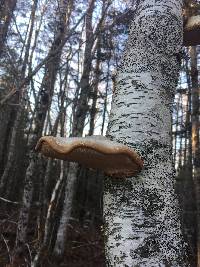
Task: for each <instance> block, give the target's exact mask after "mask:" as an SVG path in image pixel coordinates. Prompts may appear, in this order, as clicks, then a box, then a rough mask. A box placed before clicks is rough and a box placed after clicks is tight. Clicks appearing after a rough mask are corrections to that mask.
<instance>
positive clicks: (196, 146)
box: [190, 47, 200, 267]
mask: <svg viewBox="0 0 200 267" xmlns="http://www.w3.org/2000/svg"><path fill="white" fill-rule="evenodd" d="M190 57H191V81H192V92H191V94H192V156H193V179H194V184H195V193H196V207H197V266H198V267H200V143H199V122H200V121H199V84H198V69H197V51H196V47H191V48H190Z"/></svg>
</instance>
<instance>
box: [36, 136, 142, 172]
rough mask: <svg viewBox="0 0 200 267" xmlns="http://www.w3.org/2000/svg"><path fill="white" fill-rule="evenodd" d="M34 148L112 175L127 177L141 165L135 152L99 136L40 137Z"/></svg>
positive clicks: (44, 153)
mask: <svg viewBox="0 0 200 267" xmlns="http://www.w3.org/2000/svg"><path fill="white" fill-rule="evenodd" d="M36 151H38V152H41V153H42V154H43V155H45V156H47V157H51V158H56V159H62V160H67V161H73V162H77V163H80V164H82V165H83V166H85V167H87V168H92V169H99V170H102V171H104V172H105V173H106V174H107V175H109V176H113V177H131V176H134V175H135V174H136V173H138V172H139V171H140V170H141V169H142V167H143V161H142V159H141V158H140V157H139V155H138V154H137V153H136V152H135V151H134V150H133V149H132V148H129V147H128V146H126V145H123V144H120V143H117V142H115V141H110V140H109V139H108V138H106V137H103V136H98V135H97V136H88V137H69V138H62V137H53V136H44V137H42V138H40V140H39V141H38V144H37V146H36Z"/></svg>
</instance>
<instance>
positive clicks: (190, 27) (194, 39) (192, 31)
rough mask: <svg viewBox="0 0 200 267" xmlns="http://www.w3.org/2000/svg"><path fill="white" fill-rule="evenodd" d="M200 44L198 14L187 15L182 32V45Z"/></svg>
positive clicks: (199, 20) (199, 16) (199, 18)
mask: <svg viewBox="0 0 200 267" xmlns="http://www.w3.org/2000/svg"><path fill="white" fill-rule="evenodd" d="M199 44H200V15H196V16H191V17H189V19H188V21H187V23H186V25H185V27H184V34H183V45H184V46H195V45H199Z"/></svg>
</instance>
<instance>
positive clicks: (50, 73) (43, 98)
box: [14, 0, 72, 258]
mask: <svg viewBox="0 0 200 267" xmlns="http://www.w3.org/2000/svg"><path fill="white" fill-rule="evenodd" d="M68 8H69V9H68ZM71 8H72V6H71V2H70V3H69V4H68V2H66V1H64V0H61V2H60V18H59V19H60V20H59V25H58V32H57V35H56V37H55V40H54V42H53V44H52V46H51V49H50V51H49V53H50V54H53V53H54V51H56V50H57V49H58V47H60V44H61V42H62V41H63V39H64V37H65V34H66V29H67V26H68V22H69V17H70V14H71V10H72V9H71ZM68 10H70V12H69V13H68ZM67 15H69V17H68V18H67V22H66V16H67ZM61 53H62V49H61V50H60V51H59V53H56V55H55V56H54V57H52V59H51V61H49V62H47V64H46V66H45V75H44V78H43V82H42V88H41V90H40V101H39V105H38V108H37V113H36V119H35V124H34V126H35V129H34V134H33V135H32V137H31V138H30V140H29V144H28V146H29V148H30V153H29V166H28V168H27V172H26V179H25V188H24V193H23V195H24V198H23V203H22V208H21V210H20V215H19V221H18V229H17V238H16V245H15V249H14V258H15V257H17V254H18V251H19V250H20V251H21V250H22V248H23V245H24V244H25V242H26V234H27V227H28V224H24V221H28V218H29V207H30V204H31V201H32V191H33V186H34V169H35V168H36V167H37V156H35V157H33V156H32V155H34V154H35V151H34V148H35V145H36V142H37V141H38V139H39V137H41V135H42V131H43V127H44V123H45V119H46V115H47V112H48V110H49V108H50V105H51V101H52V96H53V92H54V85H55V81H56V76H57V72H58V68H59V63H60V57H61ZM35 158H36V159H35ZM32 165H33V166H34V168H32V169H31V170H32V172H30V171H28V170H29V169H30V166H32ZM26 185H27V186H26ZM29 185H30V186H29ZM27 202H28V203H29V206H27V205H25V203H27Z"/></svg>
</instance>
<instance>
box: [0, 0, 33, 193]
mask: <svg viewBox="0 0 200 267" xmlns="http://www.w3.org/2000/svg"><path fill="white" fill-rule="evenodd" d="M37 5H38V0H35V1H34V3H33V6H32V11H31V25H30V31H29V36H28V40H27V45H26V49H25V56H24V60H23V64H22V72H21V77H20V78H21V80H24V78H25V75H26V68H27V65H28V57H29V52H30V45H31V39H32V36H33V28H34V22H35V13H36V10H37ZM26 95H27V92H26V90H24V92H20V105H19V108H18V110H17V115H16V119H15V122H14V126H13V129H12V133H11V139H10V145H9V151H8V158H7V163H6V165H5V169H4V172H3V174H2V177H1V183H0V194H2V195H5V193H4V192H5V188H6V185H7V183H8V182H9V180H10V177H9V175H10V172H11V169H12V168H13V165H14V160H15V149H16V141H17V133H18V131H19V129H20V127H21V124H22V118H23V116H24V110H25V104H26V100H25V98H26Z"/></svg>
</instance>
